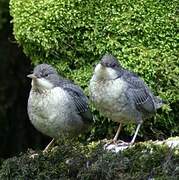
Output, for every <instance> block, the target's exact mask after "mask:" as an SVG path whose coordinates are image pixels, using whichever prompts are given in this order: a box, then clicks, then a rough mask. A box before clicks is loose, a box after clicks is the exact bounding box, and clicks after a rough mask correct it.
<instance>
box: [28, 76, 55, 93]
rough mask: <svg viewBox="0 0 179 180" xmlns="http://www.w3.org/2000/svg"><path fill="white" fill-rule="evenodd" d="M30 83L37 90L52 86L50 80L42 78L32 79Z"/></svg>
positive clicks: (47, 88)
mask: <svg viewBox="0 0 179 180" xmlns="http://www.w3.org/2000/svg"><path fill="white" fill-rule="evenodd" d="M31 85H32V89H34V90H39V91H45V90H50V89H52V88H53V87H54V86H53V84H52V83H51V82H50V81H48V80H46V79H44V78H37V79H32V83H31Z"/></svg>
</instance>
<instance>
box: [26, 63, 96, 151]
mask: <svg viewBox="0 0 179 180" xmlns="http://www.w3.org/2000/svg"><path fill="white" fill-rule="evenodd" d="M27 77H29V78H31V79H32V83H31V85H32V88H31V91H30V94H29V99H28V106H27V110H28V115H29V119H30V121H31V123H32V124H33V125H34V127H35V128H36V129H37V130H39V131H41V132H42V133H43V134H45V135H47V136H50V137H52V138H53V140H52V141H51V142H50V144H49V145H48V146H47V147H46V148H45V150H44V151H47V150H48V149H49V148H50V147H51V146H52V144H53V143H54V141H55V139H59V138H62V137H70V138H71V137H75V136H78V135H79V134H80V133H82V132H84V131H85V130H87V129H88V128H89V126H90V124H91V123H92V119H93V118H92V114H91V112H90V110H89V107H88V99H87V97H86V96H85V95H84V93H83V91H82V90H81V88H80V87H78V86H77V85H75V84H74V83H72V82H71V81H70V80H67V79H65V78H63V77H62V76H60V75H58V73H57V71H56V70H55V69H54V68H53V67H52V66H51V65H48V64H40V65H37V66H36V67H35V68H34V71H33V74H29V75H28V76H27Z"/></svg>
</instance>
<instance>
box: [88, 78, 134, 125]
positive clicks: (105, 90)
mask: <svg viewBox="0 0 179 180" xmlns="http://www.w3.org/2000/svg"><path fill="white" fill-rule="evenodd" d="M126 90H127V85H126V83H125V82H124V81H123V80H121V79H119V78H118V79H115V80H108V81H91V82H90V95H91V99H92V101H93V102H94V104H95V105H96V107H97V109H99V110H100V112H102V113H103V114H104V115H105V116H107V117H108V118H110V119H111V120H113V121H117V122H121V121H125V122H126V121H131V120H133V115H134V114H133V110H132V108H130V102H129V101H128V99H127V97H126V95H125V91H126Z"/></svg>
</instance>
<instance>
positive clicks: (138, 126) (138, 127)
mask: <svg viewBox="0 0 179 180" xmlns="http://www.w3.org/2000/svg"><path fill="white" fill-rule="evenodd" d="M140 126H141V123H140V124H138V125H137V129H136V131H135V134H134V136H133V138H132V141H131V142H130V145H132V144H134V142H135V139H136V137H137V134H138V132H139V129H140Z"/></svg>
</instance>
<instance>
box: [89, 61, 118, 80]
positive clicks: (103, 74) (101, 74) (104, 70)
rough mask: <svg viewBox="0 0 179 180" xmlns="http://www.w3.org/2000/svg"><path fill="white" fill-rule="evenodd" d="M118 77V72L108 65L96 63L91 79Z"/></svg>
mask: <svg viewBox="0 0 179 180" xmlns="http://www.w3.org/2000/svg"><path fill="white" fill-rule="evenodd" d="M117 77H118V73H117V71H116V70H114V69H112V68H110V67H104V66H102V65H101V64H98V65H97V66H96V67H95V70H94V75H93V79H94V80H96V81H98V80H112V79H116V78H117Z"/></svg>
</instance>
